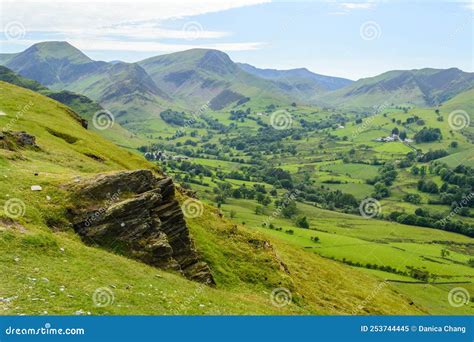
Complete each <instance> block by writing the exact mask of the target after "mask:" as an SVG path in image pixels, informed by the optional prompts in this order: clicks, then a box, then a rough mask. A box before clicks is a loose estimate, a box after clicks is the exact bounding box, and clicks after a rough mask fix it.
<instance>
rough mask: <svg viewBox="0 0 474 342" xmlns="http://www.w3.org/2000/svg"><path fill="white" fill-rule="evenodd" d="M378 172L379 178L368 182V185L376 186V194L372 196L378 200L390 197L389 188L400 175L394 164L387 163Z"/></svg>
mask: <svg viewBox="0 0 474 342" xmlns="http://www.w3.org/2000/svg"><path fill="white" fill-rule="evenodd" d="M378 172H379V175H378V176H376V177H375V178H373V179H369V180H367V183H368V184H371V185H374V193H373V194H372V197H374V198H376V199H382V198H385V197H389V196H390V189H389V186H391V185H392V184H393V182H394V181H395V179H396V178H397V175H398V172H397V170H396V169H395V165H394V164H392V163H385V164H384V165H383V166H382V167H381V168H379V170H378Z"/></svg>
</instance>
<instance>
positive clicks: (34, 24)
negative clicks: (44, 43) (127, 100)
mask: <svg viewBox="0 0 474 342" xmlns="http://www.w3.org/2000/svg"><path fill="white" fill-rule="evenodd" d="M266 2H270V0H203V1H195V0H194V1H192V0H136V1H130V0H67V1H59V0H1V2H0V11H1V15H0V26H1V28H3V27H5V25H7V24H8V23H9V22H20V23H21V24H22V25H23V26H24V27H25V29H26V32H27V37H26V38H28V36H29V37H31V36H36V37H39V38H38V40H68V41H77V42H81V43H80V45H81V46H78V47H84V48H85V50H91V48H90V47H89V46H88V45H94V46H96V47H97V48H98V49H100V50H102V49H104V48H105V47H106V46H108V47H109V48H110V49H115V50H116V49H117V48H116V47H117V46H120V47H121V48H123V47H126V46H129V47H132V46H133V47H136V48H138V49H139V51H152V50H156V48H160V50H161V51H165V50H166V49H174V48H175V45H169V47H167V46H166V44H162V43H160V42H159V40H162V39H178V40H193V41H195V40H196V41H197V40H199V39H222V38H225V37H228V36H230V35H231V33H230V32H222V31H214V30H212V29H209V28H207V27H205V26H204V25H202V23H199V22H194V21H192V22H190V23H191V24H190V25H187V21H186V19H187V18H190V17H194V16H199V15H202V14H206V13H212V12H220V11H225V10H229V9H233V8H238V7H243V6H251V5H256V4H261V3H266ZM193 20H194V19H193ZM173 21H178V22H179V23H184V24H183V26H182V27H178V28H175V29H170V28H167V26H168V27H169V24H170V23H173ZM165 24H168V25H165ZM174 24H175V25H174V27H176V22H174ZM186 25H187V26H186ZM180 26H181V25H180ZM24 42H25V41H23V43H24ZM82 42H88V43H89V44H82ZM222 44H225V43H222ZM227 44H230V45H228V47H229V49H253V48H256V46H258V45H259V44H260V43H252V42H251V43H238V44H231V43H227ZM82 45H84V46H82Z"/></svg>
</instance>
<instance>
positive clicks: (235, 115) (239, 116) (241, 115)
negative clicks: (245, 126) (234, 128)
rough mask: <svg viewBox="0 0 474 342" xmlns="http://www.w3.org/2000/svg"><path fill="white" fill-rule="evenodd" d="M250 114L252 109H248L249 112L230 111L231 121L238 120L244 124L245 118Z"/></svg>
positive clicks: (240, 110)
mask: <svg viewBox="0 0 474 342" xmlns="http://www.w3.org/2000/svg"><path fill="white" fill-rule="evenodd" d="M249 114H250V108H247V110H245V111H244V110H242V109H238V110H231V111H230V120H238V121H241V122H243V121H244V120H245V118H246V117H247V115H249Z"/></svg>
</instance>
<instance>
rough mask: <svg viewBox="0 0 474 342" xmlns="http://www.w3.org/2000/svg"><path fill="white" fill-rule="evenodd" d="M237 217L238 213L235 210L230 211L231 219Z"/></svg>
mask: <svg viewBox="0 0 474 342" xmlns="http://www.w3.org/2000/svg"><path fill="white" fill-rule="evenodd" d="M236 215H237V213H236V212H235V210H231V211H230V218H234V217H235V216H236Z"/></svg>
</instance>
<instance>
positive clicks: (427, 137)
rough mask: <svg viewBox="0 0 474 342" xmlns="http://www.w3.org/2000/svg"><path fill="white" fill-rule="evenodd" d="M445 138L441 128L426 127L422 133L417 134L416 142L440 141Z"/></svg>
mask: <svg viewBox="0 0 474 342" xmlns="http://www.w3.org/2000/svg"><path fill="white" fill-rule="evenodd" d="M442 138H443V135H442V134H441V130H440V129H439V128H427V127H424V128H423V129H422V130H421V131H418V132H417V133H416V134H415V141H416V142H417V143H422V142H430V141H439V140H441V139H442Z"/></svg>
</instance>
